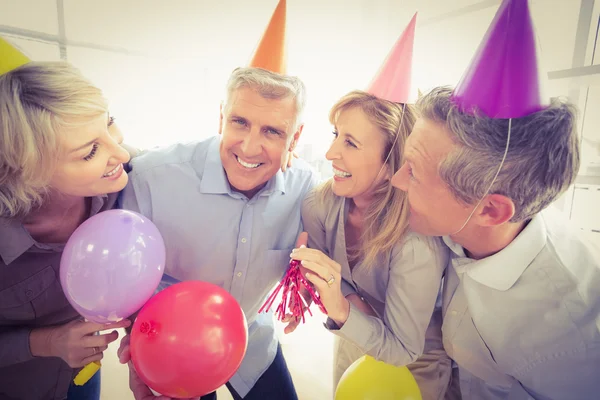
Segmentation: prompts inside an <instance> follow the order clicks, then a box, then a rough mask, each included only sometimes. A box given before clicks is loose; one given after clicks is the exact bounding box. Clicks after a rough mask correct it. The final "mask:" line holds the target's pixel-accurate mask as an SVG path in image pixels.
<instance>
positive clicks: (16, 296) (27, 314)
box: [0, 265, 56, 324]
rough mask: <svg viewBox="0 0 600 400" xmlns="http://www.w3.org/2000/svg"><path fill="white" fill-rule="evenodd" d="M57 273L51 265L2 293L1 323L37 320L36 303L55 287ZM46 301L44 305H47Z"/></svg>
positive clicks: (0, 305) (45, 300)
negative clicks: (49, 289) (50, 288)
mask: <svg viewBox="0 0 600 400" xmlns="http://www.w3.org/2000/svg"><path fill="white" fill-rule="evenodd" d="M55 281H56V273H55V272H54V269H53V268H52V266H51V265H49V266H47V267H46V268H44V269H43V270H41V271H39V272H37V273H36V274H34V275H32V276H30V277H29V278H27V279H25V280H23V281H21V282H19V283H17V284H16V285H13V286H11V287H8V288H6V289H4V290H2V291H0V322H7V323H8V324H10V323H11V322H18V321H30V320H32V319H35V318H36V310H35V308H34V302H35V303H36V304H37V303H38V302H37V301H36V299H37V298H38V297H40V296H41V295H42V294H44V293H45V292H46V290H48V288H49V287H51V286H52V285H54V283H55ZM47 302H48V299H44V301H43V302H42V303H47Z"/></svg>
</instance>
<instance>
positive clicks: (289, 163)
mask: <svg viewBox="0 0 600 400" xmlns="http://www.w3.org/2000/svg"><path fill="white" fill-rule="evenodd" d="M294 158H299V157H298V154H296V153H295V152H293V151H288V155H287V162H286V163H285V164H283V165H282V166H281V172H285V170H286V169H288V168H291V167H292V160H293V159H294Z"/></svg>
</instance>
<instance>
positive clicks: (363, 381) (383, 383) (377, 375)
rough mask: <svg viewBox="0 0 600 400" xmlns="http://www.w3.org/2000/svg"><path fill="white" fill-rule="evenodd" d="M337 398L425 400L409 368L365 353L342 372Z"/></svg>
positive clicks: (336, 392) (351, 399)
mask: <svg viewBox="0 0 600 400" xmlns="http://www.w3.org/2000/svg"><path fill="white" fill-rule="evenodd" d="M335 400H422V397H421V391H420V390H419V386H418V385H417V382H416V381H415V378H413V376H412V374H411V373H410V371H409V370H408V368H406V367H395V366H393V365H390V364H386V363H384V362H382V361H377V360H375V359H374V358H373V357H370V356H362V357H361V358H359V359H358V360H356V361H355V362H354V364H352V365H351V366H350V367H349V368H348V369H347V370H346V372H344V375H342V378H341V379H340V383H339V384H338V387H337V389H336V391H335Z"/></svg>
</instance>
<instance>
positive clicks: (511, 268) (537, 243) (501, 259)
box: [443, 213, 546, 291]
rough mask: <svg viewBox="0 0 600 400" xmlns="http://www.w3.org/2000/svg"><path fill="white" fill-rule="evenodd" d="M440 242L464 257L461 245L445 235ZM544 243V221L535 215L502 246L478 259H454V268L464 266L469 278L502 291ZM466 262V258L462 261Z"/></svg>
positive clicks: (461, 257)
mask: <svg viewBox="0 0 600 400" xmlns="http://www.w3.org/2000/svg"><path fill="white" fill-rule="evenodd" d="M443 239H444V243H446V245H447V246H448V247H449V248H450V250H452V252H453V253H454V254H455V255H456V256H458V258H459V259H466V257H467V256H466V254H465V251H464V249H463V247H462V246H460V245H459V244H457V243H455V242H453V241H452V239H450V237H448V236H445V237H444V238H443ZM545 245H546V224H545V222H544V218H543V216H542V214H541V213H540V214H538V215H536V216H535V217H533V219H532V220H531V221H530V222H529V224H527V226H526V227H525V229H523V231H521V233H520V234H519V235H518V236H517V237H516V238H515V239H514V240H513V241H512V242H511V243H510V244H509V245H508V246H506V247H505V248H504V249H502V250H501V251H499V252H498V253H496V254H494V255H492V256H489V257H486V258H484V259H482V260H469V262H458V263H457V264H456V265H455V268H456V269H457V272H458V273H460V272H461V271H459V270H458V269H464V271H462V272H465V273H466V274H467V275H469V277H471V278H472V279H474V280H475V281H477V282H479V283H481V284H482V285H486V286H488V287H490V288H492V289H496V290H501V291H505V290H508V289H510V288H511V287H512V286H513V285H514V284H515V283H516V282H517V280H518V279H519V278H520V277H521V275H522V274H523V272H525V269H527V267H528V266H529V265H530V264H531V262H532V261H533V260H534V259H535V257H536V256H537V255H538V254H539V252H540V251H541V250H542V249H543V248H544V246H545ZM464 261H466V260H464Z"/></svg>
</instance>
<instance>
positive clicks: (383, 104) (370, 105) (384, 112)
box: [317, 91, 416, 268]
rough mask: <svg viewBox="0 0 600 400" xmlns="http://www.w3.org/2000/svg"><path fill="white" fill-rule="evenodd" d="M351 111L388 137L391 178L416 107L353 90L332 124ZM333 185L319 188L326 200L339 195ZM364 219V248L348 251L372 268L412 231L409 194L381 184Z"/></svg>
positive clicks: (332, 113) (385, 156)
mask: <svg viewBox="0 0 600 400" xmlns="http://www.w3.org/2000/svg"><path fill="white" fill-rule="evenodd" d="M351 108H359V109H360V110H362V111H363V112H364V113H365V114H366V115H367V117H368V118H369V120H370V121H371V122H372V123H373V124H375V125H376V126H377V127H378V128H379V131H380V132H381V134H382V135H384V137H385V139H386V141H385V148H384V151H383V153H382V155H381V157H382V159H381V161H382V162H385V163H386V164H387V166H388V169H389V173H390V175H389V176H390V177H391V176H392V175H393V174H394V173H396V171H398V169H400V167H401V166H402V163H403V153H404V142H405V141H406V138H407V137H408V135H409V134H410V132H411V131H412V127H413V125H414V124H415V121H416V114H415V111H414V108H413V106H411V105H408V104H398V103H393V102H391V101H387V100H382V99H379V98H378V97H376V96H373V95H371V94H369V93H366V92H362V91H353V92H350V93H348V94H347V95H345V96H344V97H342V98H341V99H340V100H339V101H338V102H337V103H336V104H335V105H334V106H333V108H332V109H331V111H330V113H329V121H330V122H331V124H333V125H335V124H336V122H337V120H338V117H339V116H340V114H341V113H342V112H344V111H346V110H349V109H351ZM386 159H387V161H386ZM332 184H333V181H332V180H331V179H330V180H328V181H327V182H325V183H324V184H323V185H321V186H319V188H317V191H318V193H319V194H320V195H321V196H322V197H321V200H322V201H324V200H325V199H326V198H327V197H328V196H335V194H334V193H333V189H332ZM364 219H365V225H364V226H365V228H364V229H363V231H362V233H361V236H360V245H359V246H358V248H356V249H348V251H349V252H350V253H354V254H352V258H355V259H357V260H362V265H364V266H365V267H366V268H371V267H372V266H373V264H375V262H376V261H377V258H378V257H379V255H380V254H389V253H390V252H391V250H392V249H393V247H394V246H395V245H396V244H398V243H399V241H400V240H402V236H403V235H404V233H405V232H406V230H407V228H408V205H407V201H406V194H405V193H404V192H403V191H401V190H399V189H396V188H394V187H393V186H392V185H390V184H389V182H388V181H384V182H382V183H380V184H379V185H378V186H377V187H375V188H374V192H373V201H372V202H371V204H370V205H369V207H368V209H367V211H366V213H365V216H364Z"/></svg>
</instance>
